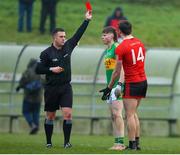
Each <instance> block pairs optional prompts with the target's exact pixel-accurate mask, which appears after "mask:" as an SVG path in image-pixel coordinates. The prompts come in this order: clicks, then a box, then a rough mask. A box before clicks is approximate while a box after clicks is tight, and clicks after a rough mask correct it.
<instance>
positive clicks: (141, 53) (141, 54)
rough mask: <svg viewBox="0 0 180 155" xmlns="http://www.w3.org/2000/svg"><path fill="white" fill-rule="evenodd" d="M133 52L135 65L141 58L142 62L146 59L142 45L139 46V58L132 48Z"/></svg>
mask: <svg viewBox="0 0 180 155" xmlns="http://www.w3.org/2000/svg"><path fill="white" fill-rule="evenodd" d="M131 53H132V60H133V65H135V64H136V62H137V61H140V60H141V61H142V62H143V61H144V55H143V50H142V47H139V51H138V56H137V59H136V56H135V52H134V49H131Z"/></svg>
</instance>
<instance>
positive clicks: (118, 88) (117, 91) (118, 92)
mask: <svg viewBox="0 0 180 155" xmlns="http://www.w3.org/2000/svg"><path fill="white" fill-rule="evenodd" d="M114 94H115V96H116V97H117V98H119V96H121V95H122V83H118V84H117V86H116V87H115V91H114Z"/></svg>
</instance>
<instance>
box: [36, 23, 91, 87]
mask: <svg viewBox="0 0 180 155" xmlns="http://www.w3.org/2000/svg"><path fill="white" fill-rule="evenodd" d="M88 23H89V21H88V20H84V22H83V23H82V24H81V26H80V27H79V29H78V30H77V31H76V33H75V34H74V35H73V37H72V38H70V39H69V40H67V41H66V42H65V44H64V45H63V47H62V48H61V49H56V48H55V47H54V46H53V44H52V45H51V46H50V47H48V48H47V49H45V50H44V51H43V52H41V54H40V61H39V63H38V65H37V67H36V73H37V74H46V86H58V85H59V86H60V85H64V84H66V83H69V82H70V81H71V53H72V51H73V49H74V48H75V46H76V45H77V43H78V41H79V40H80V38H81V37H82V35H83V33H84V32H85V30H86V28H87V26H88ZM57 66H60V67H62V68H64V71H63V72H61V73H58V74H57V73H53V72H52V71H50V70H49V69H50V67H57Z"/></svg>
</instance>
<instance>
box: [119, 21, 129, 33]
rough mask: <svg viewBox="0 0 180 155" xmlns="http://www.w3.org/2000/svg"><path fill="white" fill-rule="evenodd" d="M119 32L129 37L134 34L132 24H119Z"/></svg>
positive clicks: (125, 22)
mask: <svg viewBox="0 0 180 155" xmlns="http://www.w3.org/2000/svg"><path fill="white" fill-rule="evenodd" d="M119 30H120V31H121V32H122V33H124V34H125V35H129V34H131V32H132V25H131V23H130V22H128V21H127V20H126V21H123V22H120V23H119Z"/></svg>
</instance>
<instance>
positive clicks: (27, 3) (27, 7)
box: [18, 0, 34, 32]
mask: <svg viewBox="0 0 180 155" xmlns="http://www.w3.org/2000/svg"><path fill="white" fill-rule="evenodd" d="M33 2H34V0H19V19H18V31H19V32H22V31H23V27H24V16H25V15H26V30H27V32H31V31H32V11H33Z"/></svg>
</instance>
